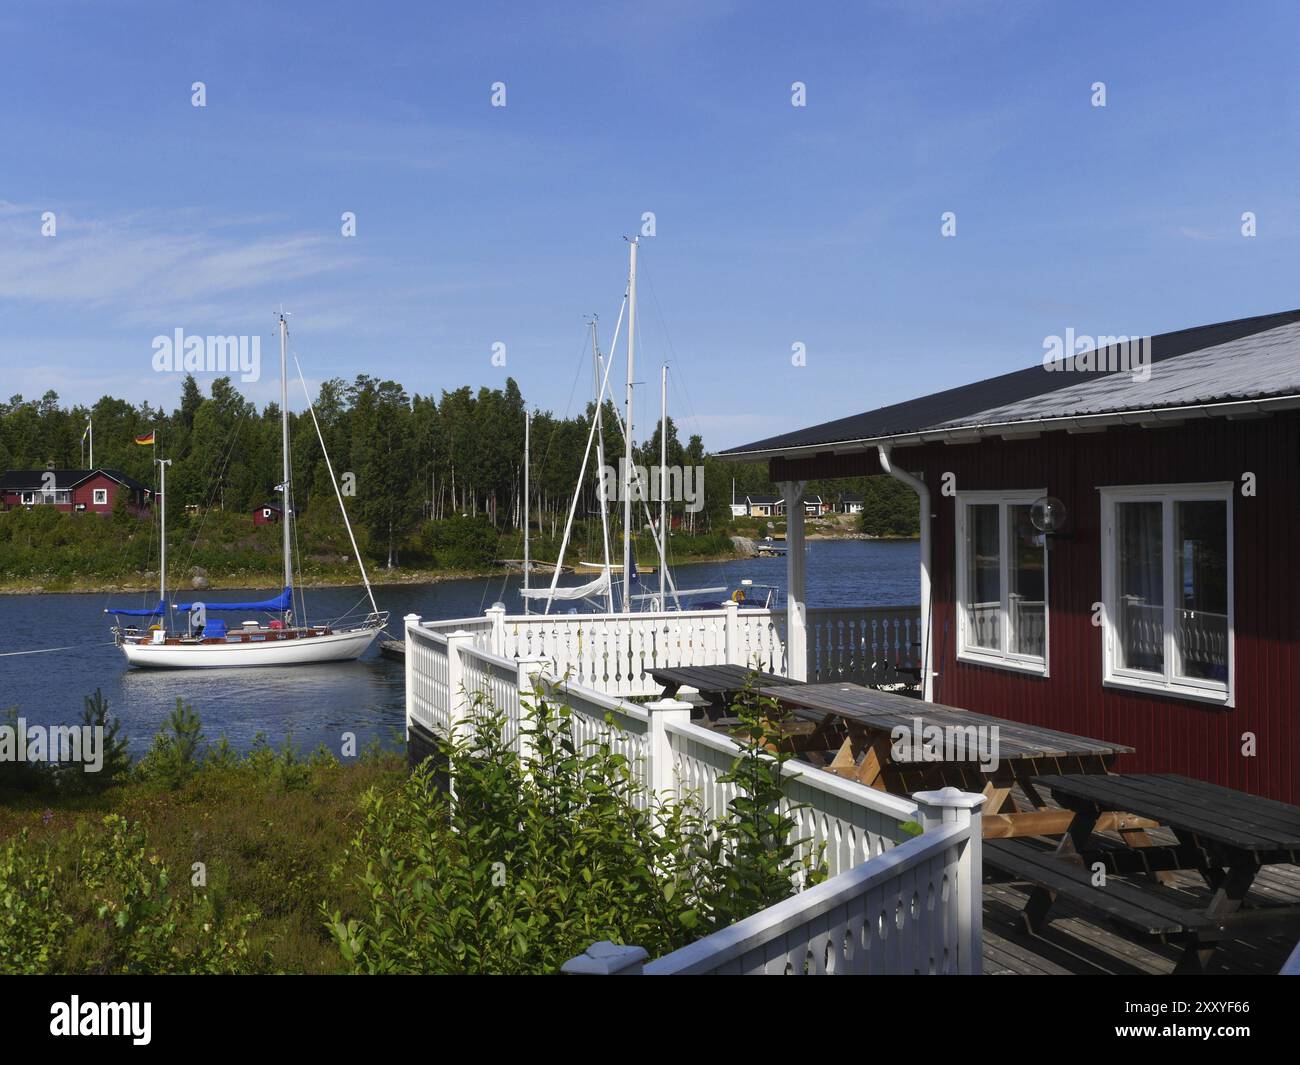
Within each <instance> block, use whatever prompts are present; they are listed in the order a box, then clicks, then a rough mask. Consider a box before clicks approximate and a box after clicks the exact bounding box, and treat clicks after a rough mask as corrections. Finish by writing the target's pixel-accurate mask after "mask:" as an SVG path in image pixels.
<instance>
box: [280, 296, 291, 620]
mask: <svg viewBox="0 0 1300 1065" xmlns="http://www.w3.org/2000/svg"><path fill="white" fill-rule="evenodd" d="M288 346H289V323H288V321H286V320H285V316H284V314H283V313H281V315H280V458H281V467H282V469H281V472H282V474H283V475H284V481H283V484H282V490H283V492H284V497H283V499H282V501H281V505H282V506H283V511H282V513H281V514H280V524H281V526H283V529H284V586H285V587H286V588H292V587H293V555H292V544H293V540H292V531H291V530H290V528H289V522H290V521H291V520H292V515H293V509H292V507H293V498H292V496H291V494H290V491H289V368H288V361H287V353H288ZM284 613H285V614H286V615H287V614H288V610H286V611H285V612H284Z"/></svg>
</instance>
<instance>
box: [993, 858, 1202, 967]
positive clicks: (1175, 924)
mask: <svg viewBox="0 0 1300 1065" xmlns="http://www.w3.org/2000/svg"><path fill="white" fill-rule="evenodd" d="M984 864H985V866H986V867H987V868H989V869H996V870H998V871H1000V872H1002V873H1005V874H1007V875H1008V876H1009V877H1010V878H1011V879H1013V880H1020V881H1026V882H1028V883H1030V884H1033V885H1034V890H1033V892H1032V893H1031V895H1030V898H1029V903H1028V904H1027V905H1026V906H1025V909H1024V912H1023V913H1022V914H1021V916H1022V918H1023V920H1024V922H1025V926H1026V928H1027V929H1028V930H1029V931H1030V932H1039V931H1041V930H1042V929H1043V927H1044V926H1045V925H1046V924H1047V921H1048V916H1047V914H1048V911H1049V910H1050V909H1051V906H1052V903H1053V902H1054V901H1055V900H1056V898H1057V897H1058V896H1059V897H1063V898H1066V899H1069V900H1070V901H1071V902H1074V903H1077V904H1079V905H1080V906H1083V907H1085V908H1087V909H1090V910H1093V911H1095V912H1097V913H1100V914H1102V915H1103V916H1105V917H1106V918H1107V919H1108V920H1110V921H1113V922H1114V923H1116V924H1119V925H1123V926H1125V927H1127V928H1129V929H1131V930H1133V931H1135V932H1138V933H1140V934H1142V935H1146V936H1155V937H1158V938H1159V940H1160V941H1161V942H1162V943H1180V944H1183V945H1187V944H1188V943H1189V941H1196V942H1199V941H1202V940H1213V939H1216V938H1218V937H1217V936H1216V935H1215V931H1216V922H1215V921H1214V920H1213V919H1212V918H1210V917H1208V916H1206V914H1205V913H1204V911H1202V910H1196V909H1190V908H1188V907H1186V906H1182V905H1179V904H1178V903H1177V902H1174V901H1172V900H1169V899H1166V898H1162V897H1160V896H1159V895H1158V894H1156V893H1154V892H1153V891H1152V889H1151V888H1150V887H1139V886H1138V885H1136V884H1131V883H1128V882H1126V881H1124V880H1120V879H1118V878H1116V877H1111V876H1108V877H1107V879H1106V886H1105V887H1097V886H1095V885H1094V884H1093V882H1092V881H1093V872H1092V869H1091V868H1090V867H1088V866H1085V865H1082V864H1075V863H1074V862H1072V861H1070V860H1068V859H1065V858H1061V857H1058V856H1057V855H1055V854H1054V853H1053V852H1052V851H1050V850H1045V849H1043V848H1042V847H1038V846H1035V845H1034V844H1032V843H1030V842H1028V841H1027V840H1017V839H990V840H985V841H984Z"/></svg>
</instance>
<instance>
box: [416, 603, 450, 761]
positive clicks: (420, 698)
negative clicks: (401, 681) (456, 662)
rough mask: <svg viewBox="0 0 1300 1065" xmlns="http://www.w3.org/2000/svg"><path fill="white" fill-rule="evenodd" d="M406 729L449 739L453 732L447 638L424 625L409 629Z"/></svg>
mask: <svg viewBox="0 0 1300 1065" xmlns="http://www.w3.org/2000/svg"><path fill="white" fill-rule="evenodd" d="M405 657H406V729H407V738H408V739H409V738H410V729H411V724H412V723H415V724H417V725H421V726H422V727H424V728H425V729H426V730H428V731H430V732H436V733H438V734H439V735H444V736H445V735H446V734H447V732H448V731H449V730H450V728H451V704H452V688H451V685H450V684H449V683H448V676H447V673H448V669H449V662H448V656H447V637H446V636H445V635H444V634H443V633H440V632H431V631H430V630H429V629H427V628H425V627H423V626H420V625H410V624H408V625H407V626H406V656H405Z"/></svg>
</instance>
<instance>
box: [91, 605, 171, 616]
mask: <svg viewBox="0 0 1300 1065" xmlns="http://www.w3.org/2000/svg"><path fill="white" fill-rule="evenodd" d="M104 613H105V614H121V615H123V616H125V617H128V618H152V617H157V616H158V615H159V614H162V613H164V608H163V604H162V602H161V601H159V603H158V605H157V606H156V607H154V608H153V609H152V610H127V609H126V608H125V607H113V606H107V607H105V608H104Z"/></svg>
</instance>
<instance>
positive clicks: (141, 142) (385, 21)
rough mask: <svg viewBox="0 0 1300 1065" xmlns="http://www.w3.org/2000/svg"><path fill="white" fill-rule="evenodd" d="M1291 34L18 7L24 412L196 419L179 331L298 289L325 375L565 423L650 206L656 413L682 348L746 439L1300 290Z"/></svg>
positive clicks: (1249, 9)
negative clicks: (498, 360) (457, 397)
mask: <svg viewBox="0 0 1300 1065" xmlns="http://www.w3.org/2000/svg"><path fill="white" fill-rule="evenodd" d="M555 9H558V10H555ZM1298 40H1300V5H1294V4H1290V3H1281V2H1279V3H1245V4H1241V5H1225V4H1221V3H1147V4H1132V3H1088V4H1065V3H1049V2H1041V3H1040V2H1030V0H1025V2H1015V0H1010V2H1005V3H982V2H978V0H971V2H956V0H951V2H949V0H937V2H925V0H896V2H895V0H890V2H880V3H853V4H845V3H842V2H841V3H827V4H822V3H803V4H790V3H771V4H769V3H753V4H742V3H731V2H719V0H696V2H676V0H672V2H666V3H652V2H649V0H641V2H637V3H622V2H609V0H606V2H603V3H599V4H564V5H534V4H522V3H520V4H504V3H490V2H486V3H476V4H473V5H465V4H450V3H447V4H443V3H437V4H432V3H386V2H381V0H377V2H374V3H371V4H367V5H358V4H354V3H353V4H347V3H336V2H329V0H326V2H314V3H310V4H307V3H303V4H287V3H276V4H267V3H240V2H232V3H221V4H195V3H176V2H171V3H151V2H144V0H140V2H133V0H95V2H85V3H83V2H61V0H47V2H44V3H40V4H36V3H32V4H10V5H7V6H6V7H5V8H4V9H3V10H2V11H0V94H2V95H3V99H4V100H5V101H6V104H5V107H4V108H3V109H0V146H2V149H0V392H3V394H4V396H5V397H8V396H9V395H12V394H14V393H22V394H24V395H25V396H28V397H29V398H30V397H34V396H38V395H40V394H41V393H43V392H44V391H45V390H46V389H47V388H54V389H56V390H57V391H58V392H59V394H60V396H62V397H63V398H64V399H65V400H68V401H73V402H90V401H93V400H94V399H96V398H98V397H99V396H100V395H101V394H103V393H106V392H107V393H112V394H115V395H121V396H125V397H126V398H129V399H131V400H132V401H135V402H140V401H143V400H146V399H148V400H150V401H152V402H155V403H164V404H166V405H168V406H171V405H172V404H173V403H174V401H175V398H176V396H177V394H178V382H177V381H176V380H175V379H174V378H170V377H167V376H164V375H159V374H157V373H155V372H154V371H153V369H152V366H151V361H150V360H151V357H152V348H151V342H152V338H153V337H154V336H156V335H159V334H170V333H172V331H174V330H175V329H176V328H182V329H184V330H185V331H186V332H187V333H192V334H209V333H211V334H231V333H259V332H260V333H262V334H264V335H265V337H266V341H264V343H267V344H269V343H270V340H271V335H272V334H271V331H272V314H273V312H274V310H275V309H276V308H277V307H278V306H279V305H280V304H281V303H282V302H283V303H284V304H285V305H286V306H287V307H288V308H289V309H291V310H292V311H293V312H294V318H293V346H294V349H295V351H296V352H297V353H298V354H299V355H300V356H301V357H302V358H303V360H304V364H305V366H306V368H307V370H308V373H309V376H310V377H311V378H312V379H314V380H319V379H321V378H324V377H328V376H335V375H338V376H344V377H352V376H353V375H355V374H357V373H362V372H364V373H369V374H372V375H375V376H380V377H390V378H394V379H396V380H399V381H401V382H402V383H403V384H404V385H405V386H406V387H407V388H408V389H409V390H411V391H418V392H422V393H430V392H435V393H436V392H437V391H438V390H440V389H443V388H454V387H458V386H460V385H462V384H470V385H474V386H479V385H494V384H500V383H501V382H502V381H503V380H504V377H505V375H506V374H507V373H508V374H510V375H512V376H514V377H515V378H516V379H517V380H518V381H519V383H520V386H521V388H522V389H523V391H524V395H525V396H526V397H527V398H528V400H529V401H530V402H531V403H533V404H536V405H537V406H540V407H543V408H547V409H551V410H554V411H556V412H557V413H561V414H562V413H565V412H571V411H573V410H576V409H577V408H578V407H579V406H580V405H581V403H582V402H583V401H584V400H585V399H586V397H587V395H588V394H589V382H590V377H589V371H588V370H587V368H586V366H585V364H583V363H581V362H580V360H581V357H582V356H581V352H582V348H583V344H584V340H585V328H586V327H585V324H584V316H585V315H587V314H590V313H592V312H595V313H598V314H599V315H600V316H601V322H602V329H603V330H604V335H605V340H606V343H608V334H609V332H610V331H611V330H612V326H613V322H614V319H615V317H616V315H617V310H618V304H619V300H620V297H621V293H622V287H623V282H624V276H625V271H626V257H627V252H626V245H625V244H624V242H623V239H622V238H623V236H624V235H632V234H634V233H635V232H637V230H638V229H639V227H640V224H641V216H642V213H643V212H645V211H653V212H654V213H655V216H656V223H657V233H656V235H655V236H654V237H653V238H649V239H646V240H645V241H644V242H643V253H642V262H643V265H644V274H643V277H644V279H645V280H644V283H643V285H642V300H641V310H642V324H641V330H640V339H639V342H638V343H639V349H638V370H639V372H638V374H637V377H638V378H640V379H642V380H645V381H647V382H650V384H649V386H648V387H647V388H646V389H644V390H643V391H642V393H641V397H642V398H640V399H639V400H638V402H639V403H640V404H641V410H642V411H646V410H647V408H649V410H650V411H651V412H657V409H658V396H657V377H658V373H657V367H658V364H659V363H660V362H661V361H664V360H668V361H670V362H671V363H672V364H673V366H674V370H673V375H674V379H675V386H674V394H673V397H672V399H671V402H672V404H673V407H674V415H675V417H676V418H677V419H678V421H679V423H680V424H681V426H682V428H683V430H685V431H689V432H701V433H702V434H703V435H704V438H705V442H706V444H707V445H708V446H710V447H712V448H720V447H725V446H729V445H734V444H739V443H744V442H746V441H748V440H750V439H755V438H758V437H762V436H766V435H770V434H771V433H773V432H777V431H781V430H784V429H791V428H797V427H799V426H801V425H807V424H812V423H814V422H818V421H823V420H826V419H829V418H833V417H838V416H841V415H846V414H851V413H856V412H858V411H861V410H865V409H868V408H871V407H876V406H880V405H883V404H886V403H891V402H895V401H897V400H900V399H905V398H908V397H910V396H914V395H918V394H922V393H925V392H929V391H933V390H936V389H939V388H943V387H947V386H950V385H956V384H960V383H963V382H966V381H970V380H975V379H979V378H982V377H986V376H990V375H992V374H995V373H999V372H1002V371H1006V370H1010V369H1016V368H1019V367H1022V366H1026V365H1030V364H1032V363H1034V362H1035V361H1037V360H1038V359H1039V358H1041V354H1042V344H1043V338H1044V337H1045V336H1047V335H1051V334H1061V333H1063V332H1064V331H1065V330H1066V329H1067V328H1074V329H1075V330H1076V332H1078V333H1082V334H1093V335H1095V334H1099V333H1101V334H1115V335H1118V334H1133V335H1137V334H1146V333H1158V332H1162V331H1166V330H1169V329H1177V328H1182V327H1185V326H1191V325H1197V324H1203V323H1206V322H1214V321H1220V320H1224V319H1230V318H1237V317H1243V316H1247V315H1252V314H1262V313H1266V312H1270V311H1276V310H1281V309H1285V308H1292V307H1295V306H1298V305H1300V285H1298V284H1297V271H1296V268H1295V263H1296V261H1297V251H1298V250H1300V204H1297V197H1296V191H1297V186H1298V184H1300V128H1298V126H1300V122H1298V119H1300V88H1298V87H1297V86H1298V84H1300V83H1298V82H1297V79H1296V78H1295V76H1294V64H1295V56H1294V53H1295V47H1296V42H1297V41H1298ZM195 81H203V82H204V83H205V84H206V87H207V106H206V107H205V108H195V107H193V106H191V89H190V86H191V84H192V83H193V82H195ZM498 81H500V82H504V83H505V84H506V92H507V97H506V99H507V106H506V107H504V108H493V107H492V106H491V105H490V94H491V86H492V83H494V82H498ZM795 81H802V82H804V83H805V84H806V85H807V106H806V107H803V108H796V107H792V106H791V102H790V98H791V89H790V87H791V84H792V83H793V82H795ZM1096 81H1102V82H1105V84H1106V94H1107V106H1106V107H1105V108H1095V107H1093V106H1091V102H1090V97H1091V86H1092V84H1093V83H1094V82H1096ZM45 211H53V212H55V214H56V217H57V224H58V231H57V235H56V236H55V237H52V238H50V237H43V236H41V233H40V228H41V215H42V212H45ZM344 211H353V212H355V213H356V216H357V229H358V233H357V236H356V237H354V238H345V237H343V236H342V235H341V234H340V225H341V222H340V215H341V214H342V213H343V212H344ZM945 211H952V212H955V213H956V215H957V235H956V237H953V238H948V239H945V238H943V237H942V236H941V235H940V222H941V216H942V215H943V213H944V212H945ZM1244 211H1253V212H1255V214H1256V215H1257V218H1258V236H1256V237H1254V238H1250V239H1248V238H1245V237H1243V236H1242V235H1241V215H1242V212H1244ZM496 342H501V343H504V344H505V345H506V352H507V366H506V368H505V369H504V370H503V369H500V368H496V367H493V366H492V365H491V361H490V359H491V354H492V345H493V344H494V343H496ZM794 343H802V344H804V345H806V350H807V365H806V366H803V367H795V366H792V365H791V358H790V357H791V345H792V344H794ZM267 350H268V351H269V350H270V348H269V347H268V348H267ZM575 379H576V380H577V381H578V385H577V390H576V393H575V387H574V383H575ZM275 389H276V386H275V383H274V381H273V380H271V379H270V377H269V376H268V378H267V379H266V380H263V381H262V382H260V383H259V384H257V385H253V386H249V388H248V391H249V394H250V395H252V396H253V397H254V398H256V399H257V400H258V401H259V402H260V401H264V400H266V399H269V398H271V397H272V395H273V393H274V392H275ZM640 435H642V434H640V433H638V436H640Z"/></svg>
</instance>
